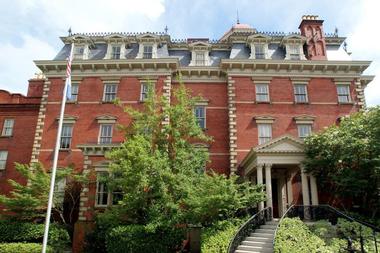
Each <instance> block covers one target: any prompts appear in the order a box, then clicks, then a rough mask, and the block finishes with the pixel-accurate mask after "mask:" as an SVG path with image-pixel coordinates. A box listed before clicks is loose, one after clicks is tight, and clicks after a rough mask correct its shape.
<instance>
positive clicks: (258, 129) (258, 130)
mask: <svg viewBox="0 0 380 253" xmlns="http://www.w3.org/2000/svg"><path fill="white" fill-rule="evenodd" d="M260 126H268V127H269V132H270V136H268V137H267V136H265V137H261V136H260V129H261V128H260ZM272 128H273V126H272V123H258V124H257V137H258V140H257V141H258V144H259V145H262V144H264V143H268V142H269V141H271V140H272V139H273V130H272ZM261 138H269V139H268V140H267V141H265V142H262V143H260V140H261Z"/></svg>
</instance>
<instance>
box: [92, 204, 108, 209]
mask: <svg viewBox="0 0 380 253" xmlns="http://www.w3.org/2000/svg"><path fill="white" fill-rule="evenodd" d="M107 207H108V205H104V206H103V205H95V208H97V209H106V208H107Z"/></svg>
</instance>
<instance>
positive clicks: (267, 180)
mask: <svg viewBox="0 0 380 253" xmlns="http://www.w3.org/2000/svg"><path fill="white" fill-rule="evenodd" d="M271 170H272V164H265V192H266V195H267V207H271V208H272V214H273V202H272V174H271Z"/></svg>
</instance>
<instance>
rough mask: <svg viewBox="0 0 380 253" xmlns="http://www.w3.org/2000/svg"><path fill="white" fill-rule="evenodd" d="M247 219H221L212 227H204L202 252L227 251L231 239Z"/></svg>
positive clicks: (215, 252) (217, 252)
mask: <svg viewBox="0 0 380 253" xmlns="http://www.w3.org/2000/svg"><path fill="white" fill-rule="evenodd" d="M245 220H247V219H244V218H243V219H238V218H235V219H230V220H225V221H219V222H216V223H215V224H213V225H212V226H210V227H207V228H204V229H202V236H201V241H202V252H203V253H219V252H226V251H227V248H228V245H229V243H230V241H231V239H232V238H233V236H234V235H235V233H236V232H237V231H238V229H239V227H240V226H241V225H242V224H243V223H244V222H245Z"/></svg>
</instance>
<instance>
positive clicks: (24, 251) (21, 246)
mask: <svg viewBox="0 0 380 253" xmlns="http://www.w3.org/2000/svg"><path fill="white" fill-rule="evenodd" d="M41 251H42V245H41V244H38V243H0V252H1V253H16V252H17V253H40V252H41ZM46 252H49V253H50V252H53V250H52V248H51V247H50V246H49V247H48V248H47V250H46Z"/></svg>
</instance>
